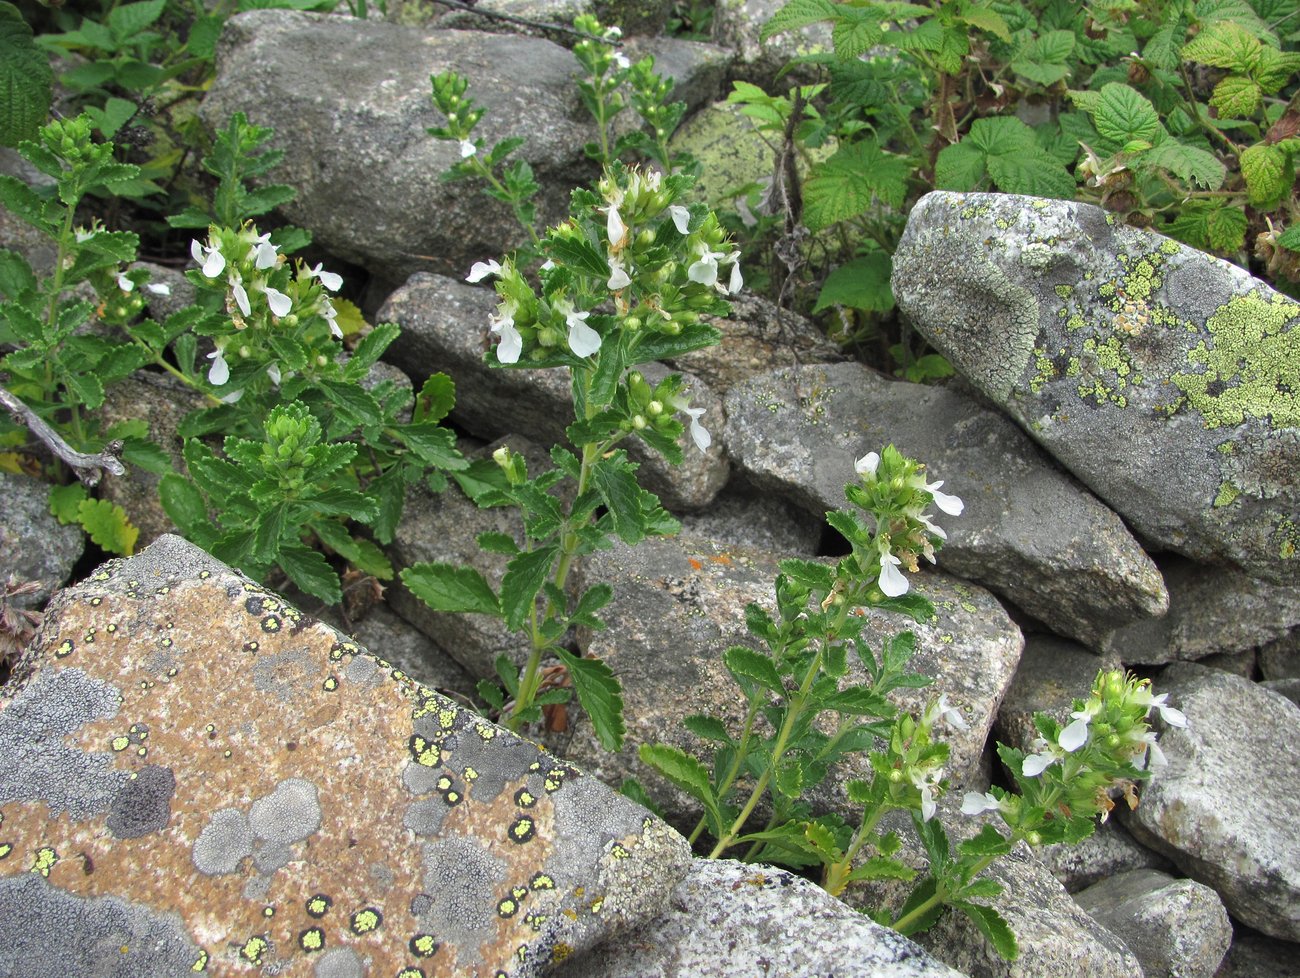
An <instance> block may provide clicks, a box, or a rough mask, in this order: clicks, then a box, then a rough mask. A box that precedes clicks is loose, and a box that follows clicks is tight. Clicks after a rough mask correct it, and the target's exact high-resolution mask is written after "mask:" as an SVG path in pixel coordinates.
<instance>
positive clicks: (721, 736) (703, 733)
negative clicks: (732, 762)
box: [682, 713, 732, 744]
mask: <svg viewBox="0 0 1300 978" xmlns="http://www.w3.org/2000/svg"><path fill="white" fill-rule="evenodd" d="M682 726H684V727H685V728H686V729H687V730H689V731H690V732H691V733H693V734H695V736H697V737H700V738H702V739H704V740H712V741H716V742H718V743H720V744H730V743H731V742H732V740H731V734H729V733H728V732H727V725H726V724H725V723H723V722H722V721H721V720H719V719H718V718H717V717H706V716H702V715H700V714H698V713H697V714H694V715H692V716H688V717H687V718H686V719H685V720H683V721H682Z"/></svg>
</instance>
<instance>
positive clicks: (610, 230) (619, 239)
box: [605, 204, 627, 251]
mask: <svg viewBox="0 0 1300 978" xmlns="http://www.w3.org/2000/svg"><path fill="white" fill-rule="evenodd" d="M605 233H606V234H607V235H609V250H610V251H619V250H620V249H622V247H623V245H624V244H626V243H627V225H626V224H624V223H623V218H621V217H619V216H618V204H610V205H609V213H608V214H607V215H606V216H605Z"/></svg>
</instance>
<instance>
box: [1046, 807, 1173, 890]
mask: <svg viewBox="0 0 1300 978" xmlns="http://www.w3.org/2000/svg"><path fill="white" fill-rule="evenodd" d="M1034 852H1035V854H1036V855H1037V856H1038V858H1039V859H1040V860H1042V863H1043V865H1044V866H1046V867H1047V869H1048V871H1049V872H1050V873H1051V874H1052V875H1053V876H1055V877H1056V878H1057V880H1059V881H1060V883H1061V885H1062V886H1063V887H1065V888H1066V890H1067V891H1069V892H1070V893H1077V892H1078V891H1079V890H1082V889H1085V888H1086V887H1089V886H1092V885H1093V884H1094V883H1097V882H1100V881H1101V880H1104V879H1107V878H1109V877H1111V876H1114V875H1115V874H1116V873H1123V872H1127V871H1128V870H1130V869H1159V870H1163V871H1169V870H1172V869H1173V868H1174V864H1173V863H1171V862H1170V861H1169V860H1168V859H1166V858H1165V857H1164V856H1161V855H1160V854H1159V853H1156V852H1152V851H1151V850H1150V849H1148V848H1147V847H1146V846H1142V845H1138V843H1137V842H1135V841H1134V839H1133V836H1131V835H1129V834H1128V832H1127V831H1125V829H1124V827H1123V826H1121V825H1120V824H1119V822H1118V821H1116V820H1115V819H1111V820H1109V821H1107V822H1103V823H1102V824H1100V825H1098V826H1097V828H1096V831H1094V832H1093V833H1092V835H1090V836H1088V838H1086V839H1084V840H1083V841H1082V842H1080V843H1078V844H1077V845H1070V844H1069V843H1066V842H1057V843H1054V844H1052V845H1050V846H1039V847H1038V848H1037V849H1035V850H1034Z"/></svg>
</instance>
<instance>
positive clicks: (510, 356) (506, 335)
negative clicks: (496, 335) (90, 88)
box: [497, 320, 524, 363]
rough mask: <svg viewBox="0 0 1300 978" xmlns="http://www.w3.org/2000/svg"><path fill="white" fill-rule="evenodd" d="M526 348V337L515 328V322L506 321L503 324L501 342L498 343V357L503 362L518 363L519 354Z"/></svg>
mask: <svg viewBox="0 0 1300 978" xmlns="http://www.w3.org/2000/svg"><path fill="white" fill-rule="evenodd" d="M523 350H524V338H523V337H522V336H520V335H519V330H517V329H515V324H514V323H512V322H510V321H508V320H507V321H506V322H503V323H502V324H501V342H500V343H498V344H497V359H498V360H499V361H501V362H502V363H518V362H519V354H520V353H522V352H523Z"/></svg>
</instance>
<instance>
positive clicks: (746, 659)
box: [722, 645, 784, 694]
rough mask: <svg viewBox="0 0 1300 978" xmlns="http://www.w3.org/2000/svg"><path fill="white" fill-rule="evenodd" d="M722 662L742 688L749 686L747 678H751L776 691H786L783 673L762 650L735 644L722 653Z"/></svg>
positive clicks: (765, 687)
mask: <svg viewBox="0 0 1300 978" xmlns="http://www.w3.org/2000/svg"><path fill="white" fill-rule="evenodd" d="M722 662H723V665H725V666H726V667H727V671H728V672H729V673H731V675H732V677H733V678H734V679H735V680H736V682H738V683H740V685H741V687H742V688H747V687H748V684H747V683H746V682H745V680H751V681H753V682H756V683H758V685H760V686H762V687H763V688H764V689H769V690H771V691H772V692H774V693H778V694H779V693H782V692H783V691H784V687H783V686H782V684H781V674H780V673H779V672H777V671H776V666H775V665H774V664H773V662H772V660H771V659H769V658H768V657H767V656H765V655H763V654H762V653H760V652H755V651H754V650H753V649H749V648H746V647H745V646H743V645H733V646H731V648H729V649H727V651H726V652H724V653H723V654H722Z"/></svg>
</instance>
